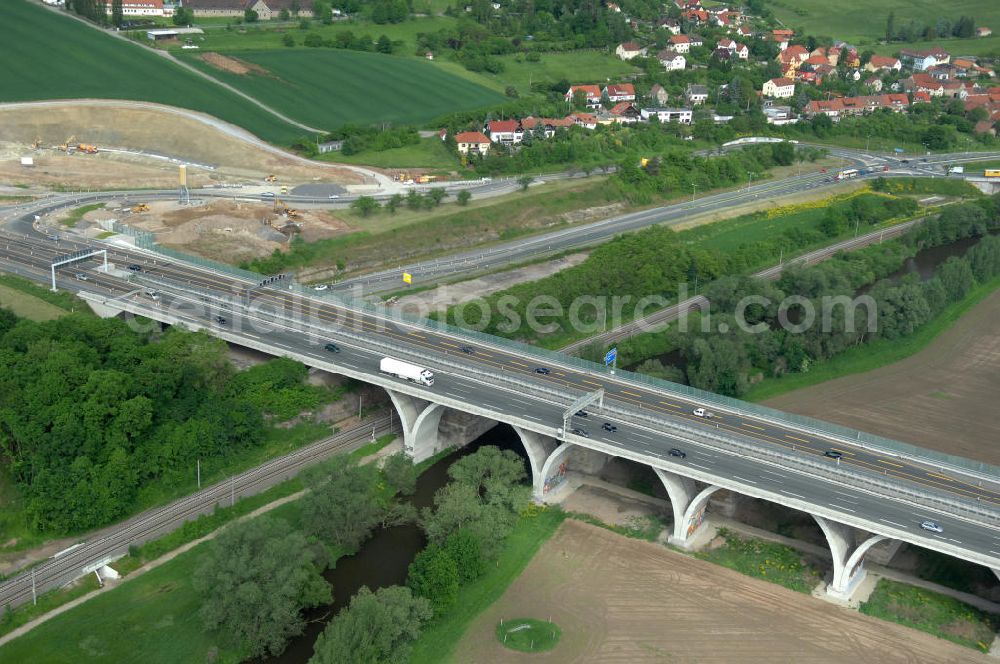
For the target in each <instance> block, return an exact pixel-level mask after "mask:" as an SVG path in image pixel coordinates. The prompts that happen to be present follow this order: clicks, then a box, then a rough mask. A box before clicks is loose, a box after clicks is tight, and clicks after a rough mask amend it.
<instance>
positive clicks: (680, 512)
mask: <svg viewBox="0 0 1000 664" xmlns="http://www.w3.org/2000/svg"><path fill="white" fill-rule="evenodd" d="M653 470H654V471H655V472H656V476H657V477H659V478H660V481H661V482H663V486H664V488H665V489H666V490H667V495H668V496H670V508H671V510H673V513H674V523H673V529H672V532H671V534H670V537H669V538H668V540H667V541H668V542H670V543H671V544H673V545H674V546H679V547H681V548H684V549H690V548H691V546H692V542H693V541H694V536H695V535H696V534H697V533H698V531H699V530H700V529H701V527H702V524H703V523H704V520H705V507H706V506H707V505H708V499H709V498H711V497H712V494H713V493H715V492H716V491H718V490H719V489H721V488H722V487H719V486H713V485H709V486H707V487H705V488H704V489H702V490H701V491H698V488H697V486H696V485H695V483H694V480H692V479H691V478H690V477H684V476H683V475H678V474H677V473H673V472H670V471H669V470H662V469H660V468H653Z"/></svg>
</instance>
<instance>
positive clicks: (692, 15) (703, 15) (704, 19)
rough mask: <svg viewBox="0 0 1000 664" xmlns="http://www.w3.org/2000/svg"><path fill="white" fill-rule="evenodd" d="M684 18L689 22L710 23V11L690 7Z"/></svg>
mask: <svg viewBox="0 0 1000 664" xmlns="http://www.w3.org/2000/svg"><path fill="white" fill-rule="evenodd" d="M684 18H685V19H686V20H687V22H688V23H694V24H696V25H704V24H706V23H708V18H709V15H708V12H707V11H705V10H704V9H689V10H687V11H686V12H684Z"/></svg>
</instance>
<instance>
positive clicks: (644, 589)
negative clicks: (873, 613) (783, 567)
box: [452, 519, 992, 664]
mask: <svg viewBox="0 0 1000 664" xmlns="http://www.w3.org/2000/svg"><path fill="white" fill-rule="evenodd" d="M501 618H506V619H515V618H540V619H542V620H548V619H550V618H551V620H552V621H553V622H555V623H556V624H557V625H559V627H560V628H561V629H562V631H563V635H562V639H561V640H560V642H559V644H558V645H557V646H556V648H555V649H554V650H551V651H549V652H547V653H539V654H532V655H525V654H522V653H517V652H514V651H512V650H507V649H506V648H504V647H503V646H502V645H501V644H500V643H499V642H498V641H497V639H496V636H495V628H496V624H497V623H498V622H499V620H500V619H501ZM528 660H530V661H532V662H549V663H553V664H555V663H558V664H567V663H570V662H574V663H575V662H594V663H595V664H597V663H600V664H605V663H615V662H620V663H622V664H625V663H628V664H642V663H644V662H649V663H653V662H657V663H660V662H672V663H685V664H689V663H690V664H694V663H697V664H710V663H718V664H734V663H737V662H738V663H740V664H746V663H750V662H759V663H761V664H772V663H774V662H788V663H794V664H811V663H819V662H824V663H826V662H829V663H831V664H832V663H840V662H851V663H852V664H865V663H868V662H871V663H872V664H898V663H903V662H908V663H909V662H914V663H915V662H928V663H930V662H934V663H935V664H947V663H957V662H984V663H985V662H989V661H992V660H990V659H989V658H987V657H986V656H985V655H981V654H979V653H976V652H974V651H972V650H970V649H967V648H962V647H961V646H957V645H954V644H952V643H950V642H948V641H944V640H941V639H937V638H935V637H933V636H930V635H929V634H924V633H922V632H918V631H915V630H911V629H907V628H905V627H902V626H899V625H893V624H891V623H886V622H883V621H881V620H877V619H874V618H870V617H868V616H863V615H861V614H858V613H855V612H853V611H850V610H848V609H844V608H841V607H838V606H834V605H832V604H827V603H826V602H822V601H819V600H816V599H814V598H812V597H810V596H808V595H804V594H800V593H796V592H793V591H791V590H787V589H785V588H782V587H780V586H777V585H774V584H771V583H767V582H766V581H761V580H758V579H752V578H750V577H746V576H743V575H742V574H739V573H737V572H735V571H732V570H728V569H725V568H722V567H719V566H717V565H713V564H711V563H707V562H703V561H700V560H696V559H693V558H688V557H686V556H683V555H681V554H678V553H675V552H673V551H670V550H669V549H666V548H664V547H663V546H662V545H659V544H651V543H649V542H643V541H639V540H634V539H626V538H624V537H621V536H619V535H615V534H614V533H611V532H609V531H607V530H604V529H601V528H597V527H595V526H591V525H588V524H584V523H580V522H579V521H574V520H572V519H570V520H567V521H566V522H565V523H564V524H563V525H562V526H561V527H560V529H559V530H558V531H557V532H556V534H555V536H554V537H553V538H552V539H551V540H549V541H548V542H547V543H546V544H545V545H544V546H543V547H542V548H541V549H540V550H539V552H538V553H537V554H536V555H535V557H534V559H532V561H531V563H529V565H528V567H527V568H525V571H524V573H523V574H522V575H521V576H520V577H519V578H518V579H517V580H516V581H515V582H514V583H513V584H511V586H510V587H509V588H508V589H507V592H506V593H504V595H503V597H501V598H500V599H499V600H497V601H496V602H495V603H494V604H493V606H491V607H490V608H489V609H487V610H486V611H484V612H483V613H482V614H481V615H480V616H479V617H478V618H477V619H476V620H475V621H474V622H473V623H472V625H471V626H470V627H469V630H468V631H467V632H466V634H465V636H464V637H463V639H462V640H461V642H459V644H458V647H457V648H456V651H455V654H454V656H453V657H452V661H453V662H462V663H463V664H464V663H465V662H491V663H494V664H496V663H504V662H525V661H528Z"/></svg>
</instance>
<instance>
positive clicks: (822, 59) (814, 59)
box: [802, 55, 830, 67]
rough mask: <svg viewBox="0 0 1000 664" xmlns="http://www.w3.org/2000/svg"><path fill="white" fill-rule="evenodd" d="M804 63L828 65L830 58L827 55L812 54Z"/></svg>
mask: <svg viewBox="0 0 1000 664" xmlns="http://www.w3.org/2000/svg"><path fill="white" fill-rule="evenodd" d="M802 64H804V65H809V66H810V67H815V66H817V65H828V64H830V60H829V59H827V57H826V56H825V55H810V56H809V57H808V58H806V60H805V62H803V63H802Z"/></svg>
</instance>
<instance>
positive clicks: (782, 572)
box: [695, 528, 823, 593]
mask: <svg viewBox="0 0 1000 664" xmlns="http://www.w3.org/2000/svg"><path fill="white" fill-rule="evenodd" d="M719 535H721V536H722V537H723V538H724V539H725V540H726V543H725V544H724V545H723V546H721V547H719V548H717V549H711V550H707V551H701V552H699V553H696V554H695V557H696V558H700V559H702V560H707V561H709V562H713V563H715V564H716V565H722V566H723V567H728V568H729V569H734V570H736V571H737V572H739V573H740V574H746V575H747V576H754V577H757V578H758V579H764V580H765V581H770V582H771V583H777V584H778V585H781V586H784V587H786V588H789V589H791V590H795V591H798V592H800V593H808V592H811V591H812V590H813V588H815V587H816V585H817V584H818V583H819V582H820V580H821V579H822V578H823V575H822V573H821V572H820V571H819V570H818V569H816V568H815V567H812V566H811V565H809V564H805V565H803V564H802V554H800V553H799V552H798V551H796V550H795V549H793V548H791V547H788V546H785V545H784V544H778V543H776V542H768V541H767V540H762V539H756V538H753V537H741V536H740V535H737V534H735V533H733V532H730V531H728V530H726V529H725V528H722V529H720V530H719Z"/></svg>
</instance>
